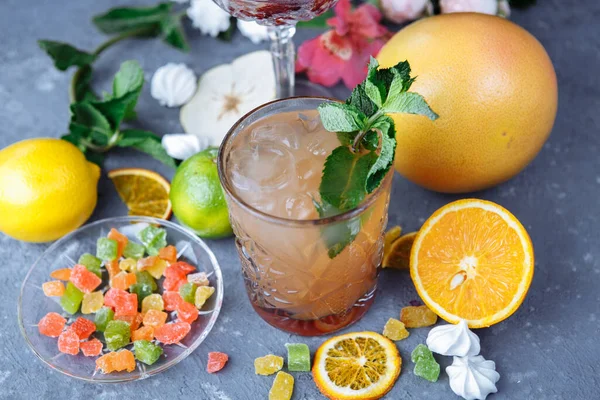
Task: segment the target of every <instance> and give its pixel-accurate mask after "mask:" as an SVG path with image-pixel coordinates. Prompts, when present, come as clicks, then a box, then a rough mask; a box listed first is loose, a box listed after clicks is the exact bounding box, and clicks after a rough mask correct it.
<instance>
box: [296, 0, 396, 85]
mask: <svg viewBox="0 0 600 400" xmlns="http://www.w3.org/2000/svg"><path fill="white" fill-rule="evenodd" d="M334 12H335V17H332V18H330V19H328V20H327V25H329V26H331V27H332V28H333V29H331V30H329V31H327V32H325V33H323V34H322V35H320V36H317V37H316V38H314V39H311V40H307V41H306V42H304V43H302V45H301V46H300V47H299V48H298V59H297V61H296V72H306V74H307V76H308V79H310V80H311V81H312V82H315V83H318V84H321V85H323V86H328V87H330V86H333V85H335V84H336V83H338V82H339V81H340V79H341V80H342V81H343V82H344V84H345V85H346V86H347V87H348V88H353V87H354V86H356V85H358V84H359V83H360V82H362V81H363V79H364V78H365V77H366V76H367V64H368V63H369V57H370V56H372V55H376V54H377V52H378V51H379V49H381V47H382V46H383V45H384V43H385V42H386V41H387V39H388V38H389V36H390V34H389V31H388V30H387V29H386V28H385V27H384V26H382V25H380V24H379V22H380V21H381V18H382V16H381V13H380V12H379V10H378V9H377V8H376V7H375V6H373V5H371V4H363V5H361V6H359V7H358V8H356V9H355V10H353V9H352V5H351V4H350V0H339V2H338V3H337V5H336V6H335V8H334Z"/></svg>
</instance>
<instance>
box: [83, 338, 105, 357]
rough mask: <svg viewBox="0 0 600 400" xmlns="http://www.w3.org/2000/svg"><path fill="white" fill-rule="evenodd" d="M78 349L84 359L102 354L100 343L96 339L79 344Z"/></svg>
mask: <svg viewBox="0 0 600 400" xmlns="http://www.w3.org/2000/svg"><path fill="white" fill-rule="evenodd" d="M79 348H80V349H81V352H82V353H83V355H84V356H86V357H95V356H99V355H100V354H102V342H101V341H99V340H98V339H96V338H94V339H91V340H88V341H87V342H81V343H80V344H79Z"/></svg>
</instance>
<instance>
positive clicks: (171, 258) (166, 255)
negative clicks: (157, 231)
mask: <svg viewBox="0 0 600 400" xmlns="http://www.w3.org/2000/svg"><path fill="white" fill-rule="evenodd" d="M158 257H160V258H161V259H163V260H165V261H168V262H169V264H173V263H175V262H177V248H175V246H167V247H163V248H162V249H160V250H159V251H158Z"/></svg>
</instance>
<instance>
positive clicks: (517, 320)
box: [0, 0, 600, 400]
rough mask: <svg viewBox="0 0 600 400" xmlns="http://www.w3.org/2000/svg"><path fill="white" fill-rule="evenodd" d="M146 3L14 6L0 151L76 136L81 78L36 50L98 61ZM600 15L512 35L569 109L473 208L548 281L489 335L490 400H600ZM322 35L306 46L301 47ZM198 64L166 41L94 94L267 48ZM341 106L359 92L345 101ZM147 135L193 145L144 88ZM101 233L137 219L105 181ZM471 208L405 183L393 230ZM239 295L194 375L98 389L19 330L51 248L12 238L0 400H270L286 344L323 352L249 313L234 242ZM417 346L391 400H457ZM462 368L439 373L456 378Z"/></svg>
mask: <svg viewBox="0 0 600 400" xmlns="http://www.w3.org/2000/svg"><path fill="white" fill-rule="evenodd" d="M127 3H130V4H131V3H142V2H141V1H136V2H134V1H129V2H127V1H116V0H110V1H108V0H105V1H102V2H100V1H91V0H85V1H65V0H54V1H50V0H3V1H2V2H0V32H1V33H0V148H2V147H5V146H7V145H9V144H11V143H13V142H15V141H18V140H21V139H23V138H30V137H38V136H53V137H54V136H58V135H60V134H62V133H63V132H65V129H66V127H67V123H68V118H69V111H68V97H67V86H68V82H69V77H70V73H61V72H58V71H56V70H55V69H54V68H53V66H52V64H51V62H50V60H49V59H48V58H47V57H46V56H45V55H44V54H43V53H42V52H41V51H40V50H39V49H38V47H37V45H36V43H35V41H36V39H39V38H48V39H54V40H64V41H68V42H70V43H74V44H76V45H77V46H79V47H81V48H84V49H91V48H93V47H94V46H96V45H97V44H98V43H100V42H101V41H102V40H103V36H102V35H101V34H99V33H98V32H96V30H95V29H94V27H93V26H92V25H91V24H90V23H89V18H90V17H91V16H92V15H94V14H97V13H99V12H102V11H104V10H106V9H107V8H108V7H109V6H111V5H118V4H127ZM599 19H600V4H599V3H598V2H597V1H595V0H586V1H584V0H582V1H578V2H564V1H559V0H545V1H538V5H537V6H535V7H533V8H530V9H529V10H526V11H515V12H514V16H513V20H514V21H516V22H517V23H519V24H521V25H522V26H524V27H525V28H527V29H528V30H530V31H531V32H532V33H533V34H534V35H535V36H536V37H538V38H539V39H540V41H541V42H542V43H543V44H544V45H545V46H546V48H547V50H548V52H549V53H550V56H551V57H552V59H553V61H554V64H555V66H556V71H557V74H558V79H559V86H560V106H559V112H558V118H557V120H556V125H555V127H554V131H553V133H552V136H551V137H550V140H549V141H548V142H547V143H546V145H545V146H544V148H543V150H542V151H541V153H540V154H539V156H538V157H537V158H536V159H535V161H534V162H533V163H532V164H531V165H530V166H529V167H528V168H527V169H526V170H525V171H524V172H523V173H521V174H520V175H519V176H517V177H516V178H514V179H513V180H511V181H510V182H507V183H505V184H503V185H500V186H498V187H496V188H494V189H491V190H487V191H484V192H480V193H475V194H473V196H476V197H481V198H484V199H489V200H493V201H496V202H499V203H500V204H503V205H504V206H506V207H508V208H509V209H510V210H511V211H512V212H513V213H514V214H515V215H516V216H517V217H518V218H519V219H520V220H521V221H522V222H523V224H524V225H525V226H526V227H527V229H528V230H529V233H530V234H531V237H532V239H533V242H534V246H535V253H536V258H537V262H536V272H535V277H534V279H533V284H532V286H531V290H530V292H529V295H528V296H527V299H526V300H525V302H524V303H523V305H522V306H521V308H520V309H519V310H518V312H517V313H516V314H515V315H514V316H512V317H511V318H509V319H508V320H506V321H504V322H502V323H500V324H498V325H496V326H494V327H492V328H489V329H484V330H480V331H478V334H479V335H480V337H481V341H482V354H483V355H485V357H487V358H489V359H492V360H494V361H496V363H497V368H498V371H499V372H500V374H501V376H502V377H501V380H500V382H499V383H498V388H499V393H498V394H497V395H494V396H491V397H490V399H566V398H569V399H593V398H600V389H599V388H600V380H599V378H598V373H599V372H600V368H599V367H598V360H599V359H600V345H599V341H598V335H599V334H600V291H599V287H600V246H599V245H600V243H599V239H600V233H599V230H598V224H599V223H600V213H599V210H600V208H599V207H598V198H599V197H600V150H599V147H600V129H599V128H600V112H599V110H600V75H599V74H598V71H600V25H599V22H598V21H599ZM316 33H317V32H316V31H309V30H300V31H299V33H298V37H297V39H298V41H301V40H303V39H306V38H309V37H311V36H314V35H315V34H316ZM188 34H189V38H190V42H191V46H192V51H191V52H190V53H188V54H183V53H180V52H177V51H175V50H172V49H170V48H168V47H166V46H165V45H163V44H162V43H160V42H159V41H156V40H147V41H144V40H136V41H129V42H126V43H122V44H121V45H120V46H117V47H116V48H113V49H110V50H109V51H107V52H106V53H105V54H103V55H102V57H101V59H100V60H99V61H98V62H97V70H98V73H97V75H96V80H95V85H96V86H97V87H98V88H107V85H108V82H109V78H110V76H112V74H113V73H114V72H115V71H116V68H117V66H118V64H119V63H120V62H121V61H123V60H126V59H130V58H135V59H137V60H139V62H140V63H141V65H142V66H143V68H144V70H145V71H146V73H147V77H150V76H151V74H152V72H153V71H154V70H155V69H156V68H158V67H159V66H161V65H163V64H164V63H166V62H169V61H178V62H185V63H187V64H188V65H190V66H191V67H192V68H193V69H194V70H195V71H196V72H197V73H202V72H203V71H205V70H206V69H208V68H210V67H213V66H215V65H218V64H221V63H224V62H228V61H230V60H232V59H234V58H235V57H237V56H239V55H241V54H244V53H246V52H249V51H252V50H255V49H259V48H262V47H264V46H254V45H252V44H251V43H250V42H249V41H248V40H246V39H245V38H243V37H241V36H240V35H239V34H238V35H236V36H235V38H234V40H233V42H231V43H222V42H218V41H216V40H214V39H212V38H209V37H202V36H200V34H199V33H198V32H197V31H193V30H191V29H188ZM336 93H337V94H338V95H339V96H345V95H346V94H347V92H346V90H345V89H343V88H336ZM138 110H139V111H138V113H139V117H140V120H141V122H140V126H143V127H145V128H148V129H152V130H154V131H156V132H160V133H173V132H179V131H181V127H180V125H179V120H178V110H177V109H166V108H163V107H160V106H159V105H158V103H157V102H155V101H154V100H153V99H152V98H151V97H150V90H149V87H148V86H146V87H145V88H144V91H143V94H142V96H141V99H140V104H139V106H138ZM133 166H139V167H146V168H152V169H155V170H157V171H160V172H161V173H163V174H164V175H166V176H167V177H169V178H170V177H172V175H173V171H172V170H169V169H168V168H166V167H164V166H162V165H161V164H159V163H158V162H154V161H153V160H152V159H150V158H148V157H145V156H142V155H139V154H138V153H135V152H130V151H115V152H113V153H111V155H110V156H109V157H108V160H107V162H106V164H105V171H106V170H110V169H113V168H117V167H133ZM99 191H100V195H99V203H98V207H97V209H96V211H95V213H94V215H93V217H92V220H96V219H99V218H105V217H110V216H117V215H124V214H125V213H126V209H125V206H124V205H123V204H122V203H121V202H120V200H119V198H118V196H117V193H116V192H115V190H114V188H113V186H112V184H111V183H110V182H109V181H108V179H107V178H106V176H105V175H103V177H102V179H101V181H100V186H99ZM456 198H458V196H447V195H440V194H435V193H431V192H429V191H426V190H423V189H421V188H419V187H417V186H415V185H413V184H411V183H409V182H407V181H406V180H404V179H402V178H401V177H400V176H396V178H395V182H394V188H393V196H392V206H391V207H390V223H391V224H401V225H403V226H404V227H405V228H406V229H408V230H414V229H416V228H418V227H419V226H420V224H421V223H422V222H423V221H424V219H425V218H426V217H427V216H429V215H430V214H431V213H432V212H433V211H435V210H436V209H437V208H438V207H440V206H441V205H443V204H445V203H447V202H449V201H451V200H454V199H456ZM209 244H210V246H211V247H212V249H213V250H214V252H215V253H216V255H217V257H218V259H219V261H220V263H221V265H222V268H223V275H224V279H225V299H224V303H223V310H222V313H221V316H220V317H219V320H218V322H217V324H216V326H215V328H214V330H213V332H212V333H211V334H210V335H209V337H208V338H207V340H206V341H205V342H204V343H203V344H202V345H201V346H200V347H199V348H198V349H197V350H196V351H195V352H194V353H193V354H192V355H191V356H190V357H189V358H187V359H186V360H185V361H183V362H182V363H180V364H179V365H177V366H176V367H174V368H172V369H170V370H168V371H166V372H165V373H163V374H160V375H158V376H156V377H153V378H151V379H148V380H144V381H140V382H135V383H128V384H116V385H94V384H86V383H82V382H79V381H76V380H73V379H70V378H68V377H66V376H63V375H61V374H60V373H57V372H54V371H51V370H50V369H48V368H47V367H46V366H44V365H43V364H42V363H41V362H40V361H39V360H38V359H37V358H36V357H35V356H34V355H33V353H32V352H31V351H30V350H29V349H28V348H27V346H26V344H25V341H24V340H23V338H22V337H21V334H20V332H19V329H18V325H17V315H16V308H17V298H18V292H19V287H20V285H21V282H22V280H23V278H24V277H25V274H26V271H27V269H28V268H29V266H30V265H31V264H32V263H33V262H34V261H35V259H36V258H37V257H38V256H39V255H40V254H41V253H42V252H43V251H44V249H46V248H47V245H41V244H40V245H35V244H26V243H20V242H18V241H15V240H12V239H10V238H8V237H6V236H3V235H0V260H2V261H1V266H0V288H1V289H0V398H2V399H55V398H68V399H79V398H86V399H91V398H98V399H118V398H132V399H133V398H136V399H137V398H144V399H146V398H148V399H151V398H154V399H159V398H190V399H216V400H244V399H265V398H267V393H268V391H269V388H270V386H271V382H272V378H271V377H260V376H255V375H254V371H253V365H252V361H253V359H254V358H255V357H258V356H262V355H264V354H266V353H271V352H274V353H278V354H284V347H283V344H284V343H286V342H290V341H292V342H294V341H305V342H306V343H308V344H309V346H310V347H311V350H313V351H314V350H315V349H316V348H317V346H318V345H319V343H321V342H322V340H323V339H320V338H309V339H303V338H299V337H294V336H290V335H288V334H286V333H283V332H280V331H277V330H275V329H273V328H271V327H269V326H267V325H266V324H265V323H264V322H263V321H262V320H261V319H260V318H259V317H258V316H257V315H256V314H255V313H254V312H253V310H252V309H251V307H250V304H249V302H248V300H247V298H246V294H245V291H244V287H243V283H242V277H241V274H240V272H239V262H238V259H237V255H236V253H235V250H234V245H233V241H232V240H223V241H214V242H210V243H209ZM416 298H417V295H416V293H415V292H414V290H413V288H412V285H411V282H410V278H409V276H408V275H407V274H404V273H399V272H397V271H384V272H383V273H382V274H381V277H380V288H379V293H378V297H377V300H376V302H375V305H374V307H373V309H372V310H371V311H370V312H369V313H368V314H367V315H366V317H365V318H364V319H363V320H361V321H360V322H359V323H358V324H356V325H355V326H353V327H352V328H351V329H353V330H379V329H381V328H382V326H383V324H384V323H385V321H386V320H387V318H388V317H390V316H395V315H397V313H398V312H399V309H400V308H401V307H402V306H404V305H405V304H407V303H408V302H409V301H410V300H412V299H416ZM427 331H428V330H427V329H419V330H414V331H413V332H412V334H411V336H410V338H408V339H407V340H405V341H403V342H400V343H399V349H400V352H401V354H402V356H403V357H404V360H405V365H404V369H403V372H402V375H401V376H400V379H399V380H398V382H397V384H396V386H395V387H394V389H393V390H392V392H390V394H389V395H388V396H387V398H389V399H428V400H438V399H452V398H455V396H454V395H453V393H452V392H451V391H450V388H449V386H448V378H447V376H446V375H445V374H442V376H441V378H440V381H439V382H437V383H435V384H432V383H429V382H426V381H424V380H421V379H420V378H417V377H415V376H414V375H413V374H412V371H411V370H412V364H411V363H410V361H409V355H410V351H411V349H412V348H414V346H416V345H417V344H418V343H422V342H423V341H424V340H425V337H426V334H427ZM216 350H220V351H225V352H227V353H229V354H230V356H231V359H230V362H229V364H228V365H227V367H226V368H225V369H224V370H223V371H222V372H220V373H218V374H214V375H209V374H207V373H206V372H205V367H206V365H205V364H206V356H207V352H208V351H216ZM448 362H449V360H448V359H443V360H441V363H442V366H446V365H447V364H448ZM294 375H295V377H296V380H297V383H296V389H295V394H294V397H293V398H294V399H295V400H301V399H304V400H308V399H320V398H322V397H321V395H320V394H319V392H318V391H317V389H316V387H315V385H314V384H313V382H312V378H311V376H310V374H308V373H295V374H294Z"/></svg>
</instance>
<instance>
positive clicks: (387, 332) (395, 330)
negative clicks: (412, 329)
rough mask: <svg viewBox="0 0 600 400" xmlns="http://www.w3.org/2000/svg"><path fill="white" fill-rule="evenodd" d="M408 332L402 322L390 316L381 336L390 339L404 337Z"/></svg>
mask: <svg viewBox="0 0 600 400" xmlns="http://www.w3.org/2000/svg"><path fill="white" fill-rule="evenodd" d="M408 335H410V333H409V332H408V331H407V330H406V328H405V327H404V324H403V323H402V322H400V321H398V320H397V319H395V318H390V319H388V321H387V322H386V324H385V326H384V328H383V336H385V337H386V338H388V339H391V340H402V339H406V338H407V337H408Z"/></svg>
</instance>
